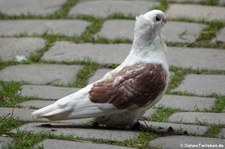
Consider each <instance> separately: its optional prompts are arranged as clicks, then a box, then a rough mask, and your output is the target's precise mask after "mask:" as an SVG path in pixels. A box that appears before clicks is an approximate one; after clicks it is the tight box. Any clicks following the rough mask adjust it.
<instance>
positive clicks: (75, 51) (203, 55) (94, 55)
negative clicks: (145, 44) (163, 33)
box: [42, 41, 225, 70]
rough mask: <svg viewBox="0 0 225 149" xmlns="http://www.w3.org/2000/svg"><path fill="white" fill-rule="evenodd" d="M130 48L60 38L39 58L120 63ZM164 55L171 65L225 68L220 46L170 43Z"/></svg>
mask: <svg viewBox="0 0 225 149" xmlns="http://www.w3.org/2000/svg"><path fill="white" fill-rule="evenodd" d="M81 49H82V50H81ZM130 49H131V44H107V45H105V44H90V43H85V44H75V43H71V42H66V41H61V42H56V43H55V44H54V46H53V47H52V48H50V50H48V51H47V52H45V54H44V56H43V57H42V60H45V61H56V62H71V61H74V60H87V59H91V60H93V61H96V62H98V63H101V64H111V63H115V64H120V63H121V62H122V61H123V60H124V59H125V58H126V57H127V55H128V54H129V51H130ZM167 57H168V62H169V64H170V65H172V66H177V67H184V68H193V69H209V70H225V67H224V66H225V61H224V58H225V52H224V50H220V49H206V48H181V47H169V50H168V52H167Z"/></svg>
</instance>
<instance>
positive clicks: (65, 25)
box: [0, 20, 90, 36]
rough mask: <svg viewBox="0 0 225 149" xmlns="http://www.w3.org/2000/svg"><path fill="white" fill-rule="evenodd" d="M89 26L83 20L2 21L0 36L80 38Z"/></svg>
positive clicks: (0, 23) (0, 22)
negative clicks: (48, 35) (62, 36)
mask: <svg viewBox="0 0 225 149" xmlns="http://www.w3.org/2000/svg"><path fill="white" fill-rule="evenodd" d="M89 24H90V23H88V22H86V21H82V20H4V21H0V35H3V36H13V35H21V34H26V35H44V34H50V35H65V36H80V35H81V34H82V33H83V32H84V31H85V29H86V28H87V26H88V25H89Z"/></svg>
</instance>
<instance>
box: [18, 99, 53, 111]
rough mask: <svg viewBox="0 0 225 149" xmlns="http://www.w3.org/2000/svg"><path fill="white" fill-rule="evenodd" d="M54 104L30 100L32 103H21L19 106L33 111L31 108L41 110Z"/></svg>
mask: <svg viewBox="0 0 225 149" xmlns="http://www.w3.org/2000/svg"><path fill="white" fill-rule="evenodd" d="M54 102H55V101H43V100H30V101H25V102H22V103H19V104H18V105H19V106H21V107H23V108H27V109H31V108H34V109H39V108H43V107H45V106H48V105H50V104H53V103H54Z"/></svg>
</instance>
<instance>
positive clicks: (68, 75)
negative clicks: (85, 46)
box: [0, 64, 82, 85]
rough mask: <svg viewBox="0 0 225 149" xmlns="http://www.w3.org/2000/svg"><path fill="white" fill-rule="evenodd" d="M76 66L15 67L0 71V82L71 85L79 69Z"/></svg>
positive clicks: (39, 65) (38, 65)
mask: <svg viewBox="0 0 225 149" xmlns="http://www.w3.org/2000/svg"><path fill="white" fill-rule="evenodd" d="M81 68H82V67H81V66H78V65H76V66H75V65H47V64H42V65H41V64H32V65H15V66H9V67H6V68H4V69H3V70H1V71H0V80H2V81H17V82H23V81H24V82H28V83H31V84H59V85H62V84H65V85H68V84H72V83H73V82H74V81H75V79H76V74H77V73H78V71H79V70H80V69H81Z"/></svg>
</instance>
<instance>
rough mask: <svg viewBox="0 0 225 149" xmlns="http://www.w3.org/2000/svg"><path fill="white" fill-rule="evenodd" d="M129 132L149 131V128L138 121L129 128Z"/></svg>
mask: <svg viewBox="0 0 225 149" xmlns="http://www.w3.org/2000/svg"><path fill="white" fill-rule="evenodd" d="M131 130H136V131H151V130H150V128H148V127H147V126H146V125H143V124H141V123H140V122H139V121H137V122H136V123H135V124H134V125H133V126H132V127H131Z"/></svg>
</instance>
